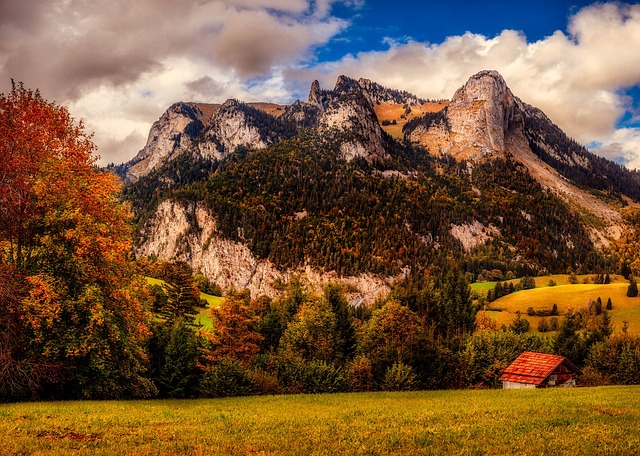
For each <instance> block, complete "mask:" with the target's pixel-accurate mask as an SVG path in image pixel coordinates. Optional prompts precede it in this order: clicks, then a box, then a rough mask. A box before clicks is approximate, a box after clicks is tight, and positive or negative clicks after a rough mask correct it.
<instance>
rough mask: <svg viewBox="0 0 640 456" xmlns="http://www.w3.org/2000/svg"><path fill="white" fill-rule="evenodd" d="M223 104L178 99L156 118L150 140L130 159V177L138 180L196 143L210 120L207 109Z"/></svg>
mask: <svg viewBox="0 0 640 456" xmlns="http://www.w3.org/2000/svg"><path fill="white" fill-rule="evenodd" d="M218 107H219V105H203V104H197V103H182V102H180V103H175V104H174V105H172V106H171V107H170V108H169V109H167V110H166V111H165V113H164V114H162V116H161V117H160V119H158V120H157V121H156V122H154V124H153V126H152V127H151V131H150V132H149V137H148V139H147V144H146V145H145V146H144V148H143V149H142V150H141V151H140V152H139V153H138V155H136V157H135V158H134V159H133V160H132V161H131V162H130V163H131V166H130V167H129V169H128V172H127V181H129V182H134V181H136V180H138V179H139V178H140V177H142V176H144V175H146V174H149V173H150V172H151V171H153V170H154V169H156V168H158V167H159V166H161V165H162V164H164V163H166V162H168V161H170V160H171V159H172V158H174V157H176V156H177V155H178V154H179V153H180V152H182V151H185V150H188V149H189V148H191V147H192V146H193V143H194V141H195V139H196V138H197V137H198V135H199V134H200V132H201V131H202V130H203V129H204V126H205V124H206V123H207V122H208V120H209V119H208V118H207V115H206V113H207V112H209V113H210V112H212V111H215V110H216V109H217V108H218Z"/></svg>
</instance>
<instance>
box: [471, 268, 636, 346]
mask: <svg viewBox="0 0 640 456" xmlns="http://www.w3.org/2000/svg"><path fill="white" fill-rule="evenodd" d="M568 277H569V276H568V275H566V274H561V275H554V276H544V277H536V288H534V289H532V290H522V291H518V292H516V293H512V294H510V295H507V296H503V297H502V298H500V299H497V300H495V301H493V302H492V303H490V304H489V305H488V306H487V310H488V312H487V314H488V315H489V316H490V317H491V318H493V319H495V320H496V321H497V322H498V324H499V325H502V324H505V325H507V326H508V325H509V324H510V323H511V322H512V321H513V319H514V318H515V316H516V312H517V311H520V313H521V314H523V317H525V318H527V320H529V322H530V323H531V331H535V330H536V328H537V325H538V321H539V320H540V318H541V317H530V316H527V315H526V313H527V309H528V308H529V307H533V308H534V310H545V309H546V310H550V309H551V307H552V306H553V304H557V305H558V311H559V312H560V314H564V313H565V312H566V311H567V310H568V309H569V308H572V309H574V310H580V309H583V308H584V307H585V306H586V305H587V303H588V302H589V300H596V299H597V298H598V297H600V298H602V301H603V304H606V302H607V299H608V298H611V301H612V303H613V310H612V311H611V314H610V315H611V319H612V321H613V326H614V329H615V330H617V331H619V330H620V329H621V328H622V325H623V321H628V322H629V331H630V332H631V333H638V332H640V298H628V297H627V295H626V293H627V287H628V285H629V282H628V281H626V280H624V278H622V277H620V276H611V283H610V284H607V285H596V284H592V283H587V284H585V283H582V282H583V281H584V279H585V278H588V277H591V276H579V277H578V281H579V283H578V284H573V285H572V284H569V279H568ZM550 279H553V280H554V281H555V282H556V283H557V284H558V285H556V286H554V287H549V286H547V285H548V283H549V280H550ZM514 282H517V280H516V281H514ZM494 286H495V282H480V283H474V284H472V290H473V291H475V292H476V293H478V294H480V295H483V294H484V295H486V291H487V290H488V289H489V288H492V287H494ZM492 309H494V310H492ZM497 310H499V311H497Z"/></svg>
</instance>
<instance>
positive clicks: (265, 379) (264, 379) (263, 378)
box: [248, 369, 282, 394]
mask: <svg viewBox="0 0 640 456" xmlns="http://www.w3.org/2000/svg"><path fill="white" fill-rule="evenodd" d="M248 376H249V380H250V381H251V384H252V385H253V390H254V392H255V393H256V394H280V393H282V389H281V388H280V385H278V377H276V376H275V375H272V374H270V373H269V372H265V371H263V370H261V369H255V370H252V371H250V372H249V373H248Z"/></svg>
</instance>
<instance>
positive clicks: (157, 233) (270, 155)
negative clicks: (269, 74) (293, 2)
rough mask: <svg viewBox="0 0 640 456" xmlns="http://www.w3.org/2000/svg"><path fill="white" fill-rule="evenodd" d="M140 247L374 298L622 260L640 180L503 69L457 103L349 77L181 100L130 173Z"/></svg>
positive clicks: (485, 75) (261, 279) (244, 281)
mask: <svg viewBox="0 0 640 456" xmlns="http://www.w3.org/2000/svg"><path fill="white" fill-rule="evenodd" d="M114 169H115V171H116V172H117V173H118V174H119V175H120V176H121V177H122V179H123V181H124V182H125V187H124V190H123V192H124V197H125V199H127V200H129V201H131V203H132V207H133V208H134V211H135V215H136V220H137V223H138V225H137V226H138V234H139V237H138V242H137V254H138V255H141V256H153V257H157V258H160V259H165V260H183V261H186V262H187V263H189V264H190V265H191V267H192V268H193V269H194V271H199V272H202V273H203V274H204V275H206V276H207V277H208V278H209V279H210V280H212V281H214V282H216V283H217V284H219V285H220V286H221V287H223V288H228V287H234V288H236V289H241V288H248V289H249V290H250V291H251V292H252V293H253V294H263V293H264V294H267V295H274V294H275V293H276V292H277V290H278V289H279V287H280V286H281V285H282V284H283V283H285V282H286V281H287V280H289V279H290V278H291V277H292V276H293V275H296V274H304V275H305V276H306V277H307V278H308V280H309V281H310V282H311V283H317V284H319V283H323V282H327V281H330V280H341V281H343V282H345V283H347V284H349V290H350V291H351V295H352V297H353V299H354V300H359V301H365V302H371V301H373V300H374V299H375V297H376V296H377V295H378V294H379V293H384V292H386V291H388V290H389V287H390V285H391V284H393V283H394V281H396V280H397V279H398V278H400V277H405V276H408V275H411V274H427V275H437V274H438V272H439V271H441V270H442V269H443V268H444V267H446V265H449V264H451V263H455V264H457V265H458V266H459V267H461V268H462V269H464V270H465V271H466V272H468V274H469V277H470V278H471V279H472V280H474V279H475V278H477V277H478V275H479V274H482V273H484V275H486V274H487V272H492V273H493V274H497V275H501V274H502V275H506V274H507V273H508V272H509V271H511V272H512V273H513V274H514V275H516V276H521V275H527V274H538V273H542V272H552V273H555V272H565V271H567V270H568V269H569V268H570V269H572V270H576V271H577V270H582V271H585V272H597V271H600V270H605V269H606V270H612V269H613V268H616V267H619V263H620V262H621V261H624V259H621V258H620V257H618V256H616V255H614V254H612V247H613V246H615V245H617V243H619V242H620V238H621V237H622V236H623V235H624V234H625V233H628V232H630V231H632V230H634V226H633V224H632V223H631V222H630V221H629V218H628V217H625V214H626V212H627V208H629V207H634V206H635V204H636V202H637V201H639V200H640V174H639V173H638V172H636V171H630V170H628V169H626V168H624V167H623V166H620V165H617V164H615V163H613V162H611V161H609V160H607V159H605V158H602V157H599V156H596V155H594V154H592V153H591V152H589V151H588V150H587V149H586V148H584V147H583V146H581V145H580V144H578V143H577V142H575V141H574V140H572V139H571V138H569V137H568V136H567V135H566V134H564V133H563V132H562V130H561V129H560V128H559V127H558V126H556V125H555V124H554V123H553V122H552V121H551V120H550V119H549V118H548V117H547V116H546V115H545V114H544V113H543V112H542V111H540V110H539V109H537V108H535V107H533V106H530V105H528V104H526V103H524V102H523V101H522V100H520V99H519V98H518V97H516V96H515V95H514V94H513V93H512V92H511V90H510V89H509V88H508V87H507V84H506V83H505V81H504V79H503V78H502V77H501V76H500V75H499V74H498V73H497V72H495V71H482V72H480V73H478V74H476V75H474V76H472V77H471V78H470V79H469V80H468V81H467V82H466V84H464V85H463V86H462V87H461V88H460V89H458V90H457V91H456V93H455V94H454V95H453V97H452V98H451V100H425V99H422V98H419V97H417V96H415V95H413V94H410V93H407V92H405V91H400V90H394V89H389V88H386V87H383V86H381V85H380V84H377V83H375V82H372V81H369V80H366V79H360V80H355V79H351V78H348V77H346V76H340V77H339V78H338V80H337V82H336V85H335V87H334V88H333V90H323V89H322V88H321V87H320V85H319V83H318V82H317V81H315V82H313V84H312V85H311V88H310V91H309V97H308V100H307V101H296V102H295V103H293V104H291V105H286V106H285V105H278V104H273V103H243V102H241V101H238V100H227V101H225V102H224V103H221V104H203V103H194V102H179V103H175V104H174V105H172V106H171V107H169V109H167V111H166V112H165V113H164V114H163V115H162V116H161V117H160V119H159V120H158V121H157V122H155V123H154V124H153V126H152V128H151V131H150V133H149V137H148V140H147V144H146V145H145V147H144V148H143V149H142V150H141V151H140V152H139V153H138V154H137V156H136V157H135V158H133V159H132V160H131V161H130V162H128V163H125V164H122V165H118V166H116V167H114Z"/></svg>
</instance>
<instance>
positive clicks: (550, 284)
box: [547, 279, 557, 287]
mask: <svg viewBox="0 0 640 456" xmlns="http://www.w3.org/2000/svg"><path fill="white" fill-rule="evenodd" d="M556 285H557V283H556V281H555V280H553V279H551V280H549V283H548V284H547V286H548V287H555V286H556Z"/></svg>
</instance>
